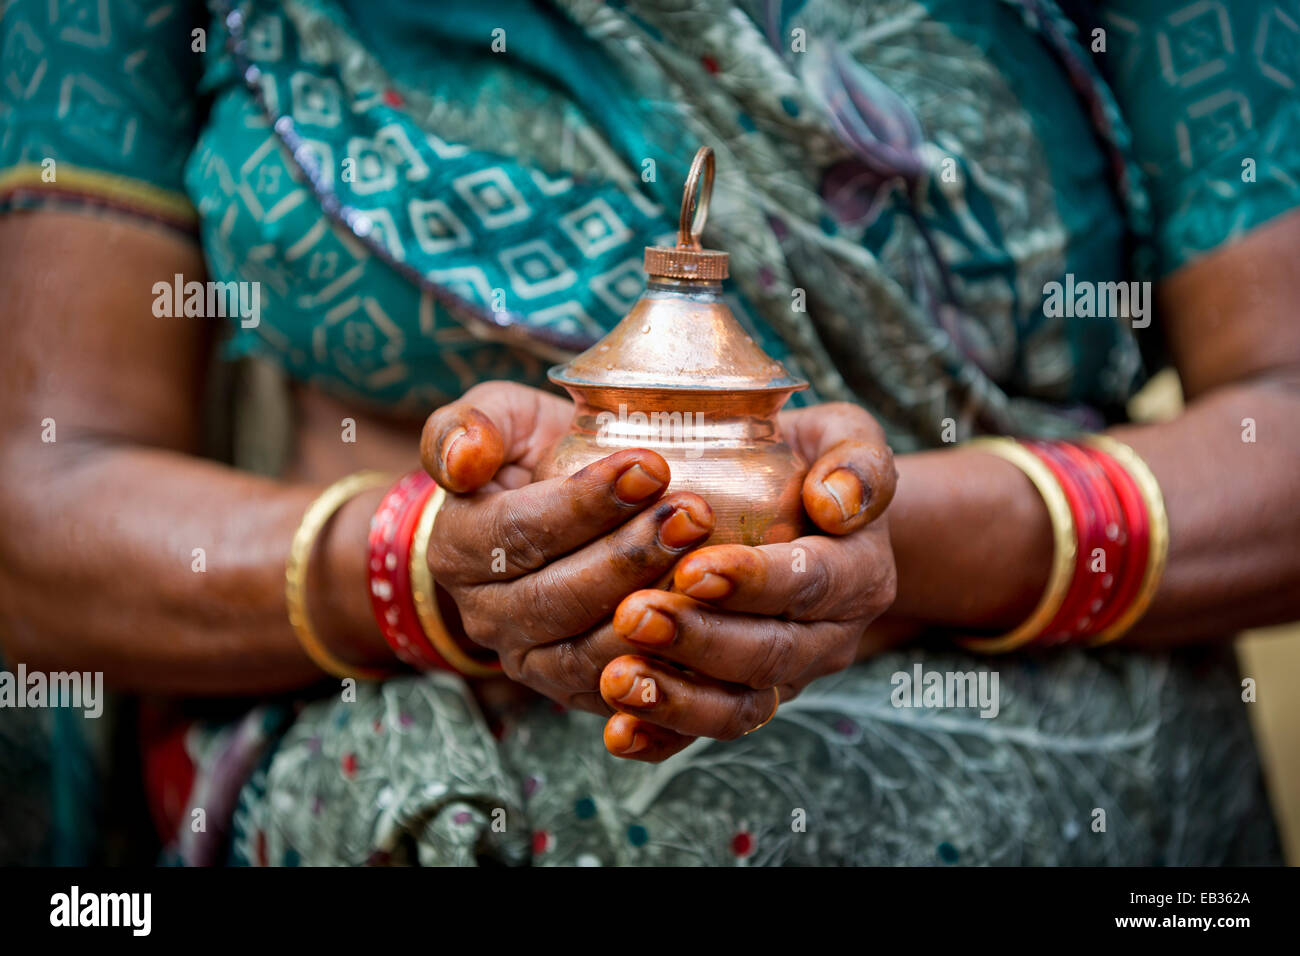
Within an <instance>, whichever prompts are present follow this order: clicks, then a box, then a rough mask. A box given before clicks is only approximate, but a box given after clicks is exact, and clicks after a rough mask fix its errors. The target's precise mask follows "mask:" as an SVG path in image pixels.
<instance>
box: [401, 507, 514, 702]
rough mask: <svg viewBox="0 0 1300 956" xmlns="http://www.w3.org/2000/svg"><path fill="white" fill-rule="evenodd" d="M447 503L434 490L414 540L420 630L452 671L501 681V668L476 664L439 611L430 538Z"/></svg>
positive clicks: (413, 566) (413, 584)
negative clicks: (453, 635) (452, 633)
mask: <svg viewBox="0 0 1300 956" xmlns="http://www.w3.org/2000/svg"><path fill="white" fill-rule="evenodd" d="M446 500H447V492H446V491H445V490H444V489H443V488H441V487H438V488H435V489H434V490H433V494H431V495H430V496H429V500H428V501H427V502H425V505H424V510H423V511H421V512H420V520H419V521H418V522H416V525H415V535H414V537H412V538H411V567H410V572H411V597H412V598H413V599H414V601H415V614H416V616H417V617H418V618H419V619H420V627H421V628H423V630H424V635H425V637H427V638H428V639H429V643H430V644H432V645H433V648H434V650H436V651H437V652H438V653H439V654H440V655H441V656H442V659H443V660H445V661H446V662H447V663H448V664H450V665H451V666H452V667H454V668H456V670H458V671H460V672H461V673H462V674H464V675H465V676H466V677H500V676H501V670H500V668H497V667H493V666H491V665H490V664H484V663H483V662H482V661H477V660H475V659H474V658H473V657H471V656H470V655H469V654H467V653H465V651H464V650H462V649H461V647H460V645H459V644H457V643H456V641H455V639H454V638H453V637H452V636H451V634H450V633H449V632H448V631H447V625H446V622H444V621H443V619H442V612H441V611H440V610H438V593H437V590H436V587H435V585H434V581H433V572H432V571H431V570H430V569H429V538H430V537H431V536H432V535H433V522H434V519H435V518H437V517H438V512H439V511H440V510H441V509H442V504H443V502H444V501H446Z"/></svg>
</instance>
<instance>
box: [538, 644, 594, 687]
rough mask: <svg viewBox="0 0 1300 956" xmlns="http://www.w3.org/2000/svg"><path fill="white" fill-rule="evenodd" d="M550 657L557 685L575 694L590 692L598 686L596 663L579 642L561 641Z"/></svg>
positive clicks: (552, 650)
mask: <svg viewBox="0 0 1300 956" xmlns="http://www.w3.org/2000/svg"><path fill="white" fill-rule="evenodd" d="M548 656H549V657H550V659H551V663H552V668H553V673H552V677H553V679H554V680H555V683H557V684H559V685H560V686H562V687H565V688H568V689H570V690H572V691H573V692H574V693H584V692H587V691H590V690H591V688H592V687H594V686H595V685H596V681H597V674H596V667H595V662H594V661H592V659H591V656H590V655H589V654H588V653H587V652H586V649H585V648H584V647H583V646H582V644H581V643H580V642H579V641H560V642H559V643H558V644H556V645H555V646H554V647H553V648H552V649H551V653H550V654H549V655H548Z"/></svg>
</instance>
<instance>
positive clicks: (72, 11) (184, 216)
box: [0, 0, 207, 232]
mask: <svg viewBox="0 0 1300 956" xmlns="http://www.w3.org/2000/svg"><path fill="white" fill-rule="evenodd" d="M201 17H202V4H190V3H188V2H183V0H172V2H166V0H133V2H126V0H112V2H110V0H57V2H55V0H12V2H10V3H8V4H6V5H4V12H3V14H2V15H0V63H3V67H2V68H0V212H6V211H10V210H14V209H31V208H38V207H43V206H50V205H60V206H74V207H76V208H81V209H91V210H112V211H116V212H120V213H125V214H128V215H131V216H137V217H143V218H146V219H149V220H152V221H154V222H160V223H162V224H164V225H167V226H171V227H174V228H177V229H180V230H183V231H186V232H192V231H193V230H194V227H195V213H194V209H193V207H192V205H191V204H190V202H189V200H188V199H187V198H186V196H185V193H184V191H183V188H182V174H183V169H184V165H185V161H186V159H187V158H188V156H189V153H190V151H191V149H192V148H193V144H194V138H195V135H196V125H197V117H198V107H197V101H196V90H197V86H198V78H199V71H200V68H201V60H202V56H203V49H204V48H205V47H206V43H207V37H206V33H205V31H203V30H202V29H201V28H200V23H201V20H200V18H201Z"/></svg>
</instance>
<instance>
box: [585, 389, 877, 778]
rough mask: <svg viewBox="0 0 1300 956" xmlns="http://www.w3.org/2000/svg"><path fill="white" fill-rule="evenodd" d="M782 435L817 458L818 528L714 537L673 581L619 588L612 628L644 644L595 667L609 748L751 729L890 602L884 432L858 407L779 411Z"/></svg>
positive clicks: (847, 653) (657, 754)
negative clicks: (758, 541) (764, 539)
mask: <svg viewBox="0 0 1300 956" xmlns="http://www.w3.org/2000/svg"><path fill="white" fill-rule="evenodd" d="M781 427H782V429H783V431H784V432H785V437H786V440H787V441H788V442H789V443H790V444H791V446H793V447H794V448H795V449H796V450H798V451H799V452H800V453H801V454H802V455H803V456H804V458H806V459H807V460H809V461H812V462H813V466H812V468H810V469H809V472H808V475H807V476H806V477H805V479H804V482H803V504H804V510H805V511H806V512H807V513H808V516H809V517H810V518H811V519H812V521H813V522H814V523H815V524H816V525H817V527H818V528H820V529H821V530H822V531H823V532H825V533H826V534H824V535H809V536H806V537H802V538H798V539H797V540H795V541H791V542H789V543H785V544H771V545H763V546H761V547H746V546H744V545H735V544H724V545H715V546H712V547H706V548H702V549H700V550H699V551H696V552H695V553H693V554H691V555H688V556H687V557H685V558H683V559H682V560H681V561H680V562H679V563H678V565H677V567H676V570H675V572H674V576H673V589H672V590H671V591H659V590H643V591H636V592H634V593H633V594H630V595H628V596H627V597H626V598H624V599H623V601H622V602H621V603H620V604H619V606H618V609H617V611H616V612H615V614H614V630H615V632H616V633H617V634H618V636H620V637H622V638H623V639H625V640H626V641H628V642H629V643H631V644H633V645H634V646H637V647H641V648H644V649H645V651H646V654H645V655H639V654H625V655H623V656H621V657H618V658H615V659H614V660H613V661H611V662H610V663H609V664H607V665H606V666H605V669H604V671H603V672H602V674H601V680H600V691H601V695H602V696H603V697H604V699H605V701H606V703H608V704H609V705H610V706H611V707H612V708H614V709H615V710H616V711H618V713H616V714H615V715H614V716H613V717H611V718H610V719H609V720H608V722H607V723H606V725H605V745H606V747H607V748H608V750H609V751H610V753H613V754H614V755H616V756H620V757H627V758H630V759H633V760H637V759H642V760H652V761H657V760H662V759H664V758H665V757H666V756H668V755H669V754H670V753H672V752H675V751H677V750H680V749H681V748H682V747H684V746H685V745H686V744H687V743H689V742H690V740H691V739H693V738H694V737H715V738H718V739H721V740H730V739H733V738H736V737H739V736H742V735H743V734H746V733H748V732H749V731H751V730H753V729H754V728H756V727H757V726H759V725H760V724H762V723H764V722H765V721H766V720H768V719H769V718H770V717H771V715H772V714H773V713H774V709H775V705H776V703H777V699H778V698H777V696H776V695H777V693H779V694H780V697H779V699H780V700H781V701H788V700H791V699H792V698H794V697H795V696H796V695H797V694H798V693H799V692H800V691H801V690H803V688H804V687H806V686H807V685H808V683H809V682H810V681H812V680H814V679H815V678H818V677H821V676H823V675H826V674H832V673H835V672H836V671H840V670H843V669H844V668H846V667H848V666H849V665H850V664H852V663H853V662H854V661H855V660H856V659H857V657H858V651H859V643H860V641H861V639H862V638H863V636H864V634H865V633H866V630H867V628H868V626H869V625H870V624H871V622H872V621H874V620H875V619H876V617H877V616H879V615H880V614H881V613H882V612H884V611H885V610H886V609H887V608H888V607H889V606H890V604H891V603H892V602H893V600H894V589H895V577H894V556H893V551H892V548H891V546H890V541H889V529H888V525H887V522H886V520H885V518H884V517H883V516H882V515H883V512H884V511H885V508H886V507H887V506H888V505H889V502H890V500H891V499H892V498H893V496H894V487H895V483H896V480H897V473H896V472H895V470H894V460H893V456H892V454H891V453H890V450H889V447H888V445H886V443H885V437H884V433H883V431H882V430H881V428H880V426H879V425H878V424H877V423H876V422H875V420H874V419H873V418H872V417H871V416H870V415H869V414H868V413H867V412H866V411H865V410H863V409H862V408H859V407H858V406H856V405H850V404H845V403H836V404H830V405H819V406H817V407H816V408H808V409H800V410H797V411H791V412H786V413H784V414H783V415H782V416H781Z"/></svg>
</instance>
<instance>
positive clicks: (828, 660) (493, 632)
mask: <svg viewBox="0 0 1300 956" xmlns="http://www.w3.org/2000/svg"><path fill="white" fill-rule="evenodd" d="M571 417H572V406H571V405H570V404H569V403H568V402H566V401H563V400H561V399H559V398H556V397H554V396H551V395H549V394H546V393H544V392H538V391H535V390H532V389H527V388H524V387H523V386H519V385H513V384H510V383H506V382H493V383H486V384H484V385H480V386H477V387H476V388H473V389H471V390H470V391H469V392H467V393H466V395H465V396H464V398H463V399H462V401H460V402H457V403H455V404H452V405H449V406H446V407H444V408H442V409H439V410H438V411H437V412H435V413H434V414H433V415H432V416H430V418H429V420H428V422H427V423H426V425H425V428H424V433H423V436H422V440H421V457H422V460H423V462H424V465H425V467H426V468H427V469H428V471H429V473H430V474H431V475H433V477H434V478H435V479H436V480H437V481H439V482H440V483H441V484H443V485H444V486H445V487H446V488H448V489H449V490H450V491H452V492H454V493H455V495H454V496H453V497H450V498H449V500H448V502H447V503H446V504H445V505H444V506H443V510H442V512H441V513H440V515H439V517H438V520H437V523H436V525H435V527H434V533H433V537H432V539H431V541H430V548H429V564H430V566H431V568H432V569H433V573H434V576H435V578H436V579H437V580H438V582H439V583H440V584H441V585H442V586H443V587H444V588H446V589H447V590H448V591H449V592H450V593H451V596H452V597H453V599H454V600H455V602H456V604H457V606H458V607H459V609H460V612H461V619H462V624H463V627H464V629H465V632H466V634H467V636H468V637H469V638H470V639H471V640H473V641H475V642H476V643H478V644H481V645H483V646H485V647H489V648H491V649H493V650H495V651H496V652H497V653H498V654H499V655H500V657H501V661H502V665H503V667H504V669H505V672H506V674H507V675H508V676H509V677H511V678H513V679H514V680H516V681H519V682H520V683H523V684H525V685H527V686H529V687H531V688H533V689H534V690H536V691H538V692H540V693H542V694H545V695H546V696H548V697H550V698H552V699H554V700H557V701H559V702H561V703H563V704H566V705H568V706H572V707H580V708H583V709H586V710H591V711H595V712H597V713H605V714H609V713H611V712H614V716H612V717H611V719H610V721H609V722H608V724H607V726H606V731H605V741H606V744H607V746H608V747H609V749H610V751H611V752H612V753H615V754H618V755H620V756H626V757H632V758H635V759H640V760H660V759H663V758H664V757H666V756H668V755H669V754H671V753H674V752H676V751H677V750H680V749H681V748H682V747H684V746H685V745H686V744H687V743H689V742H690V740H692V739H693V738H695V737H698V736H708V737H717V738H721V739H731V738H734V737H738V736H740V735H741V734H744V733H745V732H747V731H748V730H750V729H751V728H753V727H755V726H757V725H759V724H760V723H762V722H763V721H764V720H765V719H766V718H767V717H768V716H770V714H771V713H772V710H773V705H774V702H775V699H776V697H775V693H774V691H773V689H774V688H775V689H776V690H777V691H779V693H780V695H781V699H784V700H789V699H790V698H792V697H794V696H795V695H796V694H798V692H799V691H800V690H801V689H802V688H803V687H804V686H806V685H807V683H808V682H809V681H811V680H812V679H814V678H816V677H819V676H821V675H823V674H828V673H833V672H835V671H838V670H841V669H843V668H844V667H847V666H848V665H849V664H851V663H852V662H853V661H854V660H855V659H856V657H857V654H858V648H859V642H860V640H861V638H862V636H863V634H864V633H865V631H866V629H867V626H868V625H869V624H870V623H871V622H872V621H873V620H874V619H875V618H876V617H877V616H878V615H879V614H880V613H881V612H883V611H884V610H885V609H886V608H888V606H889V604H890V602H891V601H892V600H893V597H894V589H895V578H894V564H893V556H892V550H891V548H890V544H889V531H888V527H887V524H886V522H885V520H884V518H883V517H882V515H883V514H884V511H885V509H886V508H887V507H888V505H889V502H890V500H891V499H892V498H893V495H894V488H895V482H896V477H897V476H896V472H895V469H894V463H893V457H892V455H891V454H890V452H889V449H888V447H887V446H886V445H885V443H884V436H883V433H882V432H881V430H880V428H879V426H877V425H876V423H875V422H874V420H873V419H872V418H871V416H870V415H868V414H867V413H866V412H865V411H863V410H862V409H860V408H858V407H856V406H852V405H844V404H837V405H826V406H821V407H820V408H819V409H818V410H817V413H816V414H810V413H808V412H800V411H793V412H787V413H785V414H784V415H783V416H782V421H781V425H782V428H783V429H784V430H785V432H786V434H787V437H788V440H789V441H790V442H791V443H792V444H793V445H794V447H796V448H797V449H798V450H799V451H800V452H801V453H802V454H803V455H804V456H805V457H806V458H807V459H809V460H811V461H813V465H812V467H811V468H810V470H809V472H808V475H807V477H806V478H805V481H804V485H803V501H804V507H805V510H806V511H807V512H808V515H809V517H810V518H811V519H812V521H813V522H814V523H815V524H816V525H817V527H818V528H820V529H821V531H822V532H824V534H819V535H810V536H807V537H804V538H800V539H798V540H797V541H794V542H790V543H787V544H779V545H768V546H764V547H744V546H741V545H719V546H714V547H707V548H702V549H701V548H699V545H700V543H701V542H703V541H704V540H705V539H706V538H707V537H708V535H709V533H710V531H711V530H712V528H713V515H712V512H711V511H710V509H709V506H708V503H707V502H706V501H704V499H702V498H700V497H699V496H698V495H695V494H692V493H690V492H673V493H669V494H666V495H665V494H664V490H665V488H667V487H668V484H669V482H670V480H671V474H670V471H669V467H668V464H667V462H665V461H664V459H663V458H662V457H660V456H659V455H658V454H656V453H655V452H653V451H648V450H644V449H626V450H623V451H619V452H615V453H614V454H612V455H609V456H607V457H606V458H603V459H601V460H599V461H597V462H595V463H593V464H591V465H589V466H587V467H586V468H584V469H582V470H581V471H579V472H577V473H576V474H574V475H571V476H569V477H566V478H552V479H548V480H546V481H541V482H536V483H530V479H531V477H532V469H533V468H534V467H535V466H536V464H537V461H538V459H539V457H540V455H541V454H542V452H543V451H544V450H545V449H547V448H548V447H549V446H550V445H551V444H552V443H553V442H554V441H555V439H556V438H558V437H559V436H560V435H561V434H562V433H563V432H564V431H566V430H567V429H568V427H569V422H570V420H571ZM796 549H800V550H801V551H802V554H801V556H800V557H799V559H798V560H796V558H795V555H796V553H797V552H796ZM494 552H495V554H494ZM494 558H495V561H494ZM674 569H675V570H674ZM669 571H673V586H672V590H671V591H665V590H659V589H655V588H654V587H653V585H654V584H655V583H656V582H658V581H659V580H661V579H662V578H663V577H664V576H665V575H666V574H667V573H668V572H669Z"/></svg>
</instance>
